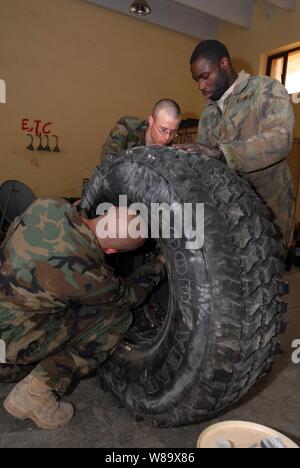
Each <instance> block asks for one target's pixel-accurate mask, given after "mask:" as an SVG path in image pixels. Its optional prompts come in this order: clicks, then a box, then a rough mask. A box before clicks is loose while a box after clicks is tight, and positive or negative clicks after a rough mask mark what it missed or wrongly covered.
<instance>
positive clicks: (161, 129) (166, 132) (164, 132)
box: [154, 120, 178, 138]
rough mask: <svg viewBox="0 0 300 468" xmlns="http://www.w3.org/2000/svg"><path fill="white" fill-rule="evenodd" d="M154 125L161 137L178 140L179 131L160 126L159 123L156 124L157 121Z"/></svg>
mask: <svg viewBox="0 0 300 468" xmlns="http://www.w3.org/2000/svg"><path fill="white" fill-rule="evenodd" d="M154 123H155V126H156V128H157V130H158V131H159V133H160V134H161V135H164V136H169V137H173V138H176V137H177V136H178V131H177V130H168V129H167V128H166V127H161V126H158V125H157V123H156V122H155V120H154Z"/></svg>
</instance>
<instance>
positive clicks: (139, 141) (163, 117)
mask: <svg viewBox="0 0 300 468" xmlns="http://www.w3.org/2000/svg"><path fill="white" fill-rule="evenodd" d="M181 115H182V114H181V109H180V107H179V105H178V104H177V103H176V102H175V101H172V100H171V99H162V100H161V101H159V102H158V103H157V104H155V106H154V108H153V111H152V113H151V115H150V116H149V117H148V121H147V120H141V119H138V118H136V117H123V118H122V119H120V120H119V121H118V122H117V124H116V126H115V127H114V128H113V129H112V130H111V131H110V134H109V137H108V139H107V141H106V143H105V144H104V145H103V147H102V151H101V158H104V157H105V156H106V155H107V154H119V153H120V152H122V151H125V150H127V149H130V148H133V147H136V146H151V145H163V146H168V145H170V144H171V143H172V140H173V139H174V138H175V137H176V135H177V130H178V128H179V126H180V122H181Z"/></svg>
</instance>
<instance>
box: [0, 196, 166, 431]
mask: <svg viewBox="0 0 300 468" xmlns="http://www.w3.org/2000/svg"><path fill="white" fill-rule="evenodd" d="M123 209H125V208H123ZM116 210H119V209H116ZM127 215H128V213H127ZM104 216H107V215H104ZM127 217H128V218H129V215H128V216H127ZM130 217H132V215H130ZM99 219H102V218H101V217H100V218H96V219H95V220H86V219H84V218H83V217H82V215H81V214H79V213H78V211H77V207H75V206H71V205H70V204H69V203H68V202H67V201H65V200H63V199H59V198H57V199H56V198H41V199H39V200H37V201H35V202H34V203H33V204H32V205H31V206H30V207H29V208H28V209H27V210H26V212H25V213H24V214H23V215H22V216H20V217H19V218H17V219H16V220H15V222H14V223H13V224H12V225H11V227H10V229H9V231H8V233H7V236H6V239H5V241H4V243H3V245H2V247H1V250H0V252H1V268H0V339H1V340H2V342H3V341H4V342H5V344H6V364H1V365H0V381H2V382H8V381H15V382H16V381H19V380H20V379H22V378H23V377H24V376H25V375H27V374H28V373H29V372H31V373H30V374H29V376H28V377H26V378H25V379H24V380H22V381H21V382H20V383H18V384H17V385H16V387H15V388H14V389H13V391H12V392H11V394H10V395H9V396H8V397H7V399H6V400H5V402H4V406H5V408H6V410H7V411H8V412H9V413H10V414H12V415H13V416H16V417H18V418H20V419H25V418H31V419H32V420H33V421H34V422H35V423H36V424H37V425H38V426H39V427H40V428H43V429H56V428H58V427H62V426H64V425H65V424H67V423H68V422H69V421H70V419H71V418H72V416H73V413H74V410H73V407H72V405H70V404H69V403H59V402H58V401H57V400H56V399H55V398H54V396H53V391H57V392H65V391H66V390H67V388H68V387H69V385H70V383H71V382H72V380H73V379H74V378H77V379H78V378H79V379H80V378H82V377H84V376H86V375H88V374H89V373H90V372H91V371H93V370H95V369H97V367H98V366H99V365H100V364H101V363H102V362H103V361H105V360H106V359H107V358H108V357H109V356H110V355H111V354H112V353H113V351H114V350H115V349H116V347H117V345H118V343H119V342H120V340H121V339H122V337H123V336H124V334H125V333H126V332H127V331H128V329H129V327H130V324H131V319H132V316H131V310H132V309H134V308H136V307H138V306H139V305H140V304H141V303H142V302H144V301H145V300H146V298H147V296H148V294H150V293H151V291H152V290H153V288H155V287H156V286H157V285H158V283H159V282H160V281H161V280H162V279H164V277H165V269H164V261H163V258H162V257H156V258H155V259H154V260H152V261H151V262H149V263H148V264H146V265H145V266H143V267H142V268H141V269H139V270H138V271H137V272H135V273H134V274H133V275H132V276H131V277H129V278H128V279H126V280H125V279H122V278H119V277H117V276H115V274H114V272H113V270H112V269H111V268H110V267H109V265H108V264H107V263H106V260H105V254H113V253H117V252H118V251H122V250H133V249H135V248H137V247H140V246H141V245H142V243H144V239H141V238H139V239H136V240H134V239H131V238H130V237H129V234H128V231H127V238H125V239H118V238H117V239H116V238H115V237H116V234H114V236H113V235H110V234H108V237H107V238H105V239H104V238H99V235H98V232H99V231H97V223H98V220H99ZM123 219H124V218H123ZM32 369H33V370H32Z"/></svg>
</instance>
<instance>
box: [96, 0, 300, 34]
mask: <svg viewBox="0 0 300 468" xmlns="http://www.w3.org/2000/svg"><path fill="white" fill-rule="evenodd" d="M87 1H89V2H92V3H95V4H97V5H99V6H102V7H105V8H109V9H111V10H116V11H118V12H120V13H124V14H126V15H130V13H129V6H130V5H131V3H132V1H133V0H87ZM147 1H148V3H149V4H150V6H151V8H152V13H151V15H149V16H145V17H141V18H137V20H139V21H146V22H149V23H154V24H158V25H160V26H164V27H167V28H169V29H172V30H175V31H179V32H182V33H185V34H189V35H190V36H195V37H197V38H200V39H203V38H210V39H213V38H217V36H218V28H219V23H220V21H221V20H223V21H227V22H229V23H232V24H235V25H238V26H242V27H244V28H251V24H252V16H253V9H254V4H255V0H147ZM296 2H297V0H268V3H270V4H273V5H274V6H275V7H276V8H277V7H279V8H283V9H285V10H295V9H296Z"/></svg>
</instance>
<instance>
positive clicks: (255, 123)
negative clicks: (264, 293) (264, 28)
mask: <svg viewBox="0 0 300 468" xmlns="http://www.w3.org/2000/svg"><path fill="white" fill-rule="evenodd" d="M190 63H191V72H192V76H193V79H194V80H195V81H196V83H198V86H199V89H200V91H201V92H202V93H203V95H204V96H205V97H206V98H207V99H209V103H208V105H207V106H206V107H205V109H204V112H203V114H202V116H201V118H200V123H199V132H198V139H197V144H196V145H183V146H181V148H183V149H185V150H187V151H195V152H197V153H199V154H200V155H206V156H209V157H212V158H215V159H220V160H221V161H223V162H225V163H227V165H228V167H230V168H231V169H233V170H235V171H237V172H238V173H239V174H240V175H241V176H242V177H243V178H244V179H246V180H247V181H248V182H250V184H251V185H252V187H253V188H254V189H255V191H256V192H257V193H258V195H260V197H261V198H262V199H263V200H264V201H265V202H266V204H267V205H268V207H269V208H270V209H271V211H272V213H273V215H274V223H275V224H276V225H277V227H278V228H279V230H280V234H281V237H282V242H283V245H284V247H285V249H287V248H288V245H289V243H290V241H291V236H292V230H293V222H294V212H295V191H294V187H293V182H292V178H291V174H290V171H289V168H288V165H287V161H286V158H287V156H288V153H289V151H290V148H291V145H292V141H293V129H294V114H293V110H292V105H291V101H290V98H289V96H288V93H287V91H286V89H285V88H284V87H283V86H282V85H281V84H280V83H279V82H278V81H275V80H273V79H271V78H269V77H259V76H250V75H249V74H247V73H245V72H244V71H242V72H240V73H239V74H237V73H236V71H235V70H234V69H233V67H232V63H231V59H230V55H229V53H228V50H227V49H226V47H225V46H224V45H223V44H221V43H220V42H218V41H214V40H207V41H203V42H201V43H200V44H198V46H197V47H196V49H195V50H194V52H193V55H192V57H191V62H190Z"/></svg>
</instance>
